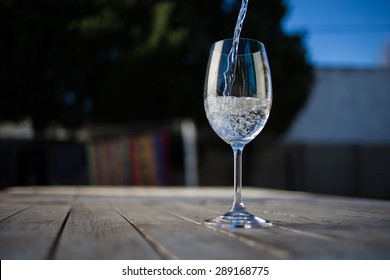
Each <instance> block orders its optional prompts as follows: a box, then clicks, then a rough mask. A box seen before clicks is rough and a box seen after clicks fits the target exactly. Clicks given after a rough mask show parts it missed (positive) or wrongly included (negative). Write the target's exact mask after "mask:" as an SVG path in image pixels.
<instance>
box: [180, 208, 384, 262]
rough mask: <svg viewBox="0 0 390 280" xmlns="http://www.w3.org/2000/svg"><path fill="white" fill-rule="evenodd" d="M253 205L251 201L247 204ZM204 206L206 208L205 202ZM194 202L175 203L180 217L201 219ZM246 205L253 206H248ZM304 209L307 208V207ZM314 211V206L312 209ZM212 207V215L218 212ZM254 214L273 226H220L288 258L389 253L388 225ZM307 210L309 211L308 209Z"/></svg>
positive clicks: (378, 256) (362, 256) (365, 256)
mask: <svg viewBox="0 0 390 280" xmlns="http://www.w3.org/2000/svg"><path fill="white" fill-rule="evenodd" d="M212 205H213V208H214V209H215V208H218V209H221V208H222V206H221V205H223V203H221V201H215V202H214V203H212ZM251 206H253V205H251ZM206 208H208V207H207V206H206ZM198 209H199V206H197V205H189V204H187V205H177V206H176V211H177V212H179V213H182V214H181V215H182V216H183V217H186V218H187V219H188V220H193V221H194V222H197V223H201V222H202V220H203V218H204V214H202V216H203V218H200V217H199V216H200V215H199V210H198ZM250 209H256V208H255V207H250ZM307 210H308V209H307ZM309 210H310V209H309ZM312 211H315V209H312ZM222 212H223V211H221V212H218V211H213V213H215V214H214V215H217V214H220V213H222ZM252 212H253V213H254V214H256V215H259V216H261V217H263V218H266V219H269V220H272V221H273V222H274V227H272V228H269V229H256V230H245V229H223V230H222V231H227V232H229V234H231V235H232V236H238V238H239V237H241V238H242V240H245V241H247V240H250V241H252V242H253V243H256V242H262V243H265V244H268V245H269V247H272V246H279V247H281V248H284V249H285V250H288V252H289V253H290V255H289V256H288V258H294V259H308V258H309V259H324V258H325V259H387V258H389V257H390V243H389V241H390V233H389V232H390V231H389V230H383V229H385V228H386V229H389V228H390V227H389V225H387V226H386V225H380V227H385V228H381V229H379V230H378V228H373V227H359V226H353V227H351V225H350V224H343V223H337V222H333V221H332V220H328V222H326V221H321V220H315V219H311V218H310V215H309V217H308V216H307V215H306V216H301V217H299V216H296V215H294V214H291V213H285V214H284V215H283V214H282V213H277V214H276V215H274V214H273V213H272V212H269V211H264V212H263V211H252ZM309 212H310V211H309Z"/></svg>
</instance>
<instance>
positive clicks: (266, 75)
mask: <svg viewBox="0 0 390 280" xmlns="http://www.w3.org/2000/svg"><path fill="white" fill-rule="evenodd" d="M235 42H238V44H235ZM232 46H233V47H232ZM235 46H236V48H235V49H233V48H234V47H235ZM232 54H233V56H232ZM271 103H272V87H271V74H270V68H269V64H268V60H267V55H266V51H265V48H264V45H263V44H262V43H261V42H259V41H256V40H251V39H239V41H233V39H226V40H222V41H218V42H216V43H214V44H213V45H212V46H211V51H210V57H209V62H208V65H207V72H206V79H205V85H204V106H205V111H206V116H207V119H208V121H209V123H210V125H211V127H212V128H213V130H214V131H215V132H216V133H217V134H218V136H219V137H221V138H222V139H223V140H224V141H225V142H226V143H228V144H229V145H231V147H232V149H233V153H234V200H233V205H232V206H231V208H230V210H229V211H227V212H226V213H224V214H222V215H220V216H217V217H215V218H211V219H208V220H206V221H205V224H206V225H211V226H216V227H230V228H263V227H269V226H271V225H272V223H271V222H270V221H267V220H264V219H262V218H259V217H256V216H255V215H253V214H251V213H249V212H248V211H247V210H246V208H245V206H244V203H243V202H242V200H241V190H242V152H243V149H244V147H245V145H246V144H247V143H249V142H250V141H251V140H252V139H254V138H255V137H256V136H257V135H258V134H259V133H260V131H261V130H262V129H263V127H264V125H265V123H266V122H267V119H268V116H269V113H270V109H271Z"/></svg>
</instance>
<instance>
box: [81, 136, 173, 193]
mask: <svg viewBox="0 0 390 280" xmlns="http://www.w3.org/2000/svg"><path fill="white" fill-rule="evenodd" d="M169 144H170V143H169V134H168V132H165V131H157V132H151V133H145V134H140V135H129V136H117V137H110V138H101V139H95V140H93V141H91V142H90V143H88V144H87V157H88V165H89V179H90V183H91V184H92V185H143V186H160V185H169V184H171V176H170V166H169V165H170V164H169V162H170V161H169Z"/></svg>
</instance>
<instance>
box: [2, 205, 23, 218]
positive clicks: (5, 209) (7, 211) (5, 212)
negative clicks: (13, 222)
mask: <svg viewBox="0 0 390 280" xmlns="http://www.w3.org/2000/svg"><path fill="white" fill-rule="evenodd" d="M27 207H28V205H25V204H13V203H1V207H0V222H2V221H3V220H5V219H7V218H9V217H11V216H13V215H16V214H17V213H19V212H20V211H23V210H24V209H26V208H27Z"/></svg>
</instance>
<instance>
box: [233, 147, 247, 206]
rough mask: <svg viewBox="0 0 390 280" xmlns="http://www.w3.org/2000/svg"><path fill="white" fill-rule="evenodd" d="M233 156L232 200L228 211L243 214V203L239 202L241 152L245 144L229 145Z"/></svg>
mask: <svg viewBox="0 0 390 280" xmlns="http://www.w3.org/2000/svg"><path fill="white" fill-rule="evenodd" d="M231 146H232V148H233V154H234V200H233V205H232V208H231V209H230V211H234V212H245V211H246V209H245V206H244V203H243V202H242V200H241V191H242V151H243V149H244V147H245V144H242V143H234V144H232V145H231Z"/></svg>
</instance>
